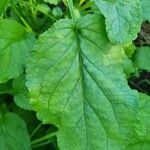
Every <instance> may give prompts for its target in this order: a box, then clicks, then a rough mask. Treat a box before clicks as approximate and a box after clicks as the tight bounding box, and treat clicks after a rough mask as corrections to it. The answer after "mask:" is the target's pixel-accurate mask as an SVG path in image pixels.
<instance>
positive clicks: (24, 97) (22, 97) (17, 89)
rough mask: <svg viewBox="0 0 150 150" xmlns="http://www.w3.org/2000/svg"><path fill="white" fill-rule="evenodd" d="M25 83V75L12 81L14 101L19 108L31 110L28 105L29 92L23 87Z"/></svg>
mask: <svg viewBox="0 0 150 150" xmlns="http://www.w3.org/2000/svg"><path fill="white" fill-rule="evenodd" d="M25 82H26V80H25V75H21V76H20V77H19V78H17V79H15V80H14V82H13V91H14V94H15V95H14V101H15V103H16V104H17V105H18V106H19V107H20V108H23V109H26V110H31V105H30V104H29V92H28V89H27V88H26V86H25Z"/></svg>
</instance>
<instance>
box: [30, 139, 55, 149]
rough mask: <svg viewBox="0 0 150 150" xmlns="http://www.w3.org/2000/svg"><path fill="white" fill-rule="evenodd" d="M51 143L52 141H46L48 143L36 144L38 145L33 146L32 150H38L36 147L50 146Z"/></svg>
mask: <svg viewBox="0 0 150 150" xmlns="http://www.w3.org/2000/svg"><path fill="white" fill-rule="evenodd" d="M53 141H54V140H48V141H46V142H43V143H38V144H35V145H33V146H32V148H33V149H34V148H38V147H41V146H44V145H47V144H50V143H52V142H53Z"/></svg>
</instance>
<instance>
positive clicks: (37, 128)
mask: <svg viewBox="0 0 150 150" xmlns="http://www.w3.org/2000/svg"><path fill="white" fill-rule="evenodd" d="M41 125H42V123H40V124H39V125H38V126H37V127H36V128H35V130H33V132H32V133H31V136H30V138H32V137H33V136H34V135H35V133H36V132H37V131H38V130H39V128H40V127H41Z"/></svg>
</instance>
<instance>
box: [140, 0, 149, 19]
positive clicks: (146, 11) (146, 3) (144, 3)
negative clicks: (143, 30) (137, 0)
mask: <svg viewBox="0 0 150 150" xmlns="http://www.w3.org/2000/svg"><path fill="white" fill-rule="evenodd" d="M141 5H142V13H143V20H148V21H150V0H141Z"/></svg>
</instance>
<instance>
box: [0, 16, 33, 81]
mask: <svg viewBox="0 0 150 150" xmlns="http://www.w3.org/2000/svg"><path fill="white" fill-rule="evenodd" d="M34 42H35V40H34V37H33V35H31V34H29V33H27V32H26V31H25V29H24V27H23V26H21V25H20V24H18V23H17V22H16V21H12V20H7V19H5V20H0V83H3V82H6V81H7V80H9V79H11V78H17V77H18V76H19V75H20V74H21V73H22V72H23V70H24V69H25V64H26V61H27V58H28V56H29V55H30V52H31V50H32V48H33V46H34Z"/></svg>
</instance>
